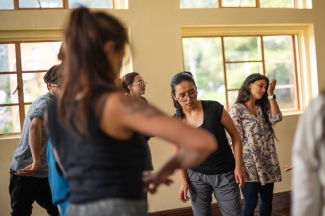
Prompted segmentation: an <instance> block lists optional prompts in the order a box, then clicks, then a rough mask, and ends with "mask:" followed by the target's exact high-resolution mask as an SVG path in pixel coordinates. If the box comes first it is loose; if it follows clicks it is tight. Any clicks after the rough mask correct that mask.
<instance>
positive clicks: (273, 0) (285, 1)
mask: <svg viewBox="0 0 325 216" xmlns="http://www.w3.org/2000/svg"><path fill="white" fill-rule="evenodd" d="M260 6H261V8H294V0H260Z"/></svg>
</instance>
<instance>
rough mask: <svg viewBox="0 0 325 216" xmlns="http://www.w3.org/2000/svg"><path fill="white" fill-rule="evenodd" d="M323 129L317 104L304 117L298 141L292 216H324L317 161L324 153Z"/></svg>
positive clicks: (294, 145)
mask: <svg viewBox="0 0 325 216" xmlns="http://www.w3.org/2000/svg"><path fill="white" fill-rule="evenodd" d="M322 109H324V107H323V108H322ZM323 127H324V126H323V125H322V118H321V116H320V109H317V105H315V101H313V102H311V103H310V104H309V106H308V108H307V109H306V111H305V113H304V114H302V115H301V116H300V118H299V122H298V125H297V129H296V133H295V137H294V144H293V156H292V157H293V167H294V169H293V171H292V172H293V175H292V182H293V206H292V211H293V212H292V215H295V216H305V215H321V208H322V205H324V204H323V201H322V200H323V199H322V186H321V181H320V177H319V173H318V172H319V167H320V166H321V164H320V161H319V159H318V157H317V155H318V154H321V153H319V152H318V150H317V147H316V145H317V143H319V139H320V137H322V133H323V130H324V128H323ZM322 144H324V143H322Z"/></svg>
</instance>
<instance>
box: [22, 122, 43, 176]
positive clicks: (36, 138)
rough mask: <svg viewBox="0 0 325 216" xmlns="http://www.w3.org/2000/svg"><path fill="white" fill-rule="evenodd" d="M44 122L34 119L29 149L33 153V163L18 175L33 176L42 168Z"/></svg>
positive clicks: (30, 128)
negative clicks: (42, 131)
mask: <svg viewBox="0 0 325 216" xmlns="http://www.w3.org/2000/svg"><path fill="white" fill-rule="evenodd" d="M42 124H43V122H42V120H40V119H38V118H33V120H32V122H31V125H30V127H29V147H30V150H31V153H32V158H33V163H32V164H30V165H28V166H27V167H25V168H24V169H21V170H18V171H17V172H16V175H19V176H32V175H34V173H35V172H36V171H37V170H38V168H39V167H40V166H41V139H42V137H41V136H42V133H41V130H42Z"/></svg>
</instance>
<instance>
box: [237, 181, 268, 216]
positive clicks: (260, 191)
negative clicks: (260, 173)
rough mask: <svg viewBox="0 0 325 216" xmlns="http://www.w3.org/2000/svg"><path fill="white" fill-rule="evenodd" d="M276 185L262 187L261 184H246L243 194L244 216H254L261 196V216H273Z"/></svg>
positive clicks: (242, 190)
mask: <svg viewBox="0 0 325 216" xmlns="http://www.w3.org/2000/svg"><path fill="white" fill-rule="evenodd" d="M273 189H274V183H269V184H265V185H261V183H260V182H246V183H245V185H244V187H243V188H242V189H241V192H242V194H243V196H244V209H243V214H244V216H253V215H254V211H255V208H256V205H257V200H258V195H260V206H259V212H260V215H261V216H271V214H272V201H273Z"/></svg>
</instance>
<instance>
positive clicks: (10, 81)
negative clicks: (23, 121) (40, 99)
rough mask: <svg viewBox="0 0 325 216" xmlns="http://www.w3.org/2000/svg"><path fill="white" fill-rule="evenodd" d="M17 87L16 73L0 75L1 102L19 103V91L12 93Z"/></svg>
mask: <svg viewBox="0 0 325 216" xmlns="http://www.w3.org/2000/svg"><path fill="white" fill-rule="evenodd" d="M16 88H17V75H16V74H2V75H0V104H10V103H18V91H16V93H15V94H14V95H12V93H13V92H14V91H15V89H16Z"/></svg>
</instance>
